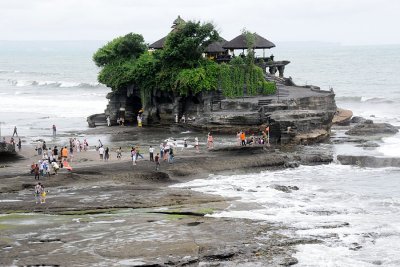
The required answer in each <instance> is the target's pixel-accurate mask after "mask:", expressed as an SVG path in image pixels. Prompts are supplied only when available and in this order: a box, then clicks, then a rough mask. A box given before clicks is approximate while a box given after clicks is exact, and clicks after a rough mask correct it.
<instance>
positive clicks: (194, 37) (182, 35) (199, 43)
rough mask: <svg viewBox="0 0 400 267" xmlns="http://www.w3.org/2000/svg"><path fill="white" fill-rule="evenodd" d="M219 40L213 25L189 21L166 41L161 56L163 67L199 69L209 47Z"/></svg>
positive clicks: (173, 32) (179, 26)
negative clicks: (203, 55)
mask: <svg viewBox="0 0 400 267" xmlns="http://www.w3.org/2000/svg"><path fill="white" fill-rule="evenodd" d="M219 38H220V37H219V34H218V32H217V30H216V29H215V27H214V25H212V24H211V23H203V24H201V23H200V22H194V21H188V22H186V23H183V24H180V25H178V28H177V29H176V30H174V31H172V32H171V33H170V34H169V35H168V37H167V39H166V41H165V44H164V48H163V51H162V55H161V61H162V65H163V67H168V68H170V67H172V68H195V67H198V66H199V65H200V64H201V62H202V61H204V60H205V59H204V58H203V57H202V54H203V53H204V51H205V49H206V48H207V46H208V45H209V44H211V43H212V42H214V41H217V40H219Z"/></svg>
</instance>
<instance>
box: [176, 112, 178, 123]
mask: <svg viewBox="0 0 400 267" xmlns="http://www.w3.org/2000/svg"><path fill="white" fill-rule="evenodd" d="M175 123H178V114H175Z"/></svg>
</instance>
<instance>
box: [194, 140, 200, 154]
mask: <svg viewBox="0 0 400 267" xmlns="http://www.w3.org/2000/svg"><path fill="white" fill-rule="evenodd" d="M194 147H195V148H196V152H199V138H197V137H195V138H194Z"/></svg>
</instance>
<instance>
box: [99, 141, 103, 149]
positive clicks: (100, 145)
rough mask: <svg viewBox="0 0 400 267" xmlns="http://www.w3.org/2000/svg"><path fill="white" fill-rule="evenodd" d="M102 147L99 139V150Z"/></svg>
mask: <svg viewBox="0 0 400 267" xmlns="http://www.w3.org/2000/svg"><path fill="white" fill-rule="evenodd" d="M102 146H103V143H102V142H101V141H100V139H99V148H100V147H102Z"/></svg>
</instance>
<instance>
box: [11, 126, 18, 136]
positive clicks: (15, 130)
mask: <svg viewBox="0 0 400 267" xmlns="http://www.w3.org/2000/svg"><path fill="white" fill-rule="evenodd" d="M14 135H16V136H17V137H18V133H17V126H14V132H13V135H12V137H14Z"/></svg>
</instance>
